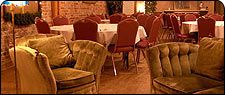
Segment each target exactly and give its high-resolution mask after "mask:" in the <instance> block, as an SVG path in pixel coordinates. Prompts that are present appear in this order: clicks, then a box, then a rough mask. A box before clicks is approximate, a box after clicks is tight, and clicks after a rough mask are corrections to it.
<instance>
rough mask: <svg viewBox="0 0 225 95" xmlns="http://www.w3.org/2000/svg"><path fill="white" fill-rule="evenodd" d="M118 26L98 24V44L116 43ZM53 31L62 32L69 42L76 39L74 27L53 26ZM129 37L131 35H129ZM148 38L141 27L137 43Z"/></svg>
mask: <svg viewBox="0 0 225 95" xmlns="http://www.w3.org/2000/svg"><path fill="white" fill-rule="evenodd" d="M117 25H118V24H98V42H99V43H101V44H104V45H106V46H108V45H109V44H110V43H115V41H116V39H115V35H116V34H117ZM50 29H51V30H54V31H60V33H61V34H62V35H63V36H64V37H65V39H66V41H67V42H70V41H72V40H71V39H72V38H73V37H74V29H73V25H62V26H52V27H50ZM127 35H128V36H129V34H127ZM144 37H147V34H146V32H145V29H144V27H142V26H139V27H138V31H137V35H136V39H135V43H137V42H138V41H140V39H141V38H144Z"/></svg>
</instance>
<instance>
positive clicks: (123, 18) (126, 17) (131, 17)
mask: <svg viewBox="0 0 225 95" xmlns="http://www.w3.org/2000/svg"><path fill="white" fill-rule="evenodd" d="M125 19H133V20H135V19H136V18H135V17H133V16H130V17H128V16H123V17H122V18H121V21H122V20H125Z"/></svg>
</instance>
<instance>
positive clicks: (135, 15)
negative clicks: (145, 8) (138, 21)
mask: <svg viewBox="0 0 225 95" xmlns="http://www.w3.org/2000/svg"><path fill="white" fill-rule="evenodd" d="M141 14H144V13H143V12H137V13H134V14H132V16H134V17H135V18H137V17H138V15H141Z"/></svg>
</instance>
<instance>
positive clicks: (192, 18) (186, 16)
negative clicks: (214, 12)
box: [184, 14, 196, 21]
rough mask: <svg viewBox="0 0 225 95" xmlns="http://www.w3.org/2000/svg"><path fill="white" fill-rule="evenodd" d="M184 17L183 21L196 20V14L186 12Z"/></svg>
mask: <svg viewBox="0 0 225 95" xmlns="http://www.w3.org/2000/svg"><path fill="white" fill-rule="evenodd" d="M184 19H185V21H196V16H195V15H194V14H186V15H185V17H184Z"/></svg>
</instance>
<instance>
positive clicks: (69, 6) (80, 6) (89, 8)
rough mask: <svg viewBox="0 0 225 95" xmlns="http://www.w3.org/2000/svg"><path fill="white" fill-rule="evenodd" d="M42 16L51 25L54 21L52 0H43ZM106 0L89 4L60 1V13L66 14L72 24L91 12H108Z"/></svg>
mask: <svg viewBox="0 0 225 95" xmlns="http://www.w3.org/2000/svg"><path fill="white" fill-rule="evenodd" d="M41 6H42V18H43V19H45V20H46V21H47V22H48V23H49V24H50V25H51V22H52V18H51V17H52V11H51V7H52V6H51V1H42V3H41ZM106 13H107V6H106V2H105V1H97V2H96V3H95V4H87V3H83V2H82V1H59V15H62V16H65V17H67V18H68V19H69V23H70V24H72V23H74V22H76V21H78V20H80V19H82V18H85V17H87V16H88V15H90V14H106Z"/></svg>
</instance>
